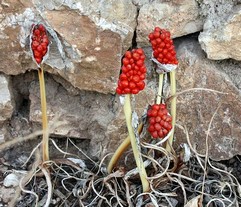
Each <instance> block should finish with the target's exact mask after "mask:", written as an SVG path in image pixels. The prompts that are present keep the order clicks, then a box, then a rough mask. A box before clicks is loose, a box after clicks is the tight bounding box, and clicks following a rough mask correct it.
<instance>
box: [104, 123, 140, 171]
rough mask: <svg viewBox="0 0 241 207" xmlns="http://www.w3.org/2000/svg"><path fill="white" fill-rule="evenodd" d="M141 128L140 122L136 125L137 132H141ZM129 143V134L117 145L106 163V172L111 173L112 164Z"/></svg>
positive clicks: (114, 163) (113, 164)
mask: <svg viewBox="0 0 241 207" xmlns="http://www.w3.org/2000/svg"><path fill="white" fill-rule="evenodd" d="M142 129H143V123H141V124H140V125H139V127H138V133H139V134H140V133H141V131H142ZM130 143H131V140H130V136H127V137H126V138H125V139H124V141H123V142H122V143H121V144H120V145H119V147H118V148H117V150H116V151H115V153H114V154H113V156H112V158H111V160H110V162H109V164H108V167H107V171H108V173H111V171H112V170H113V168H114V166H115V165H116V163H117V162H118V160H119V159H120V157H121V155H122V154H123V152H124V151H125V150H126V149H127V148H128V147H129V145H130Z"/></svg>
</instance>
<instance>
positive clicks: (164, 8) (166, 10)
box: [137, 0, 203, 46]
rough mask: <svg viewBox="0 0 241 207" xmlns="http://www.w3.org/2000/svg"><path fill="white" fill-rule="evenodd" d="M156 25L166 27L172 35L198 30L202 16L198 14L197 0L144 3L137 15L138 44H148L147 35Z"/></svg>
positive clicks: (200, 26)
mask: <svg viewBox="0 0 241 207" xmlns="http://www.w3.org/2000/svg"><path fill="white" fill-rule="evenodd" d="M156 26H159V27H161V28H165V29H168V30H169V31H170V32H171V34H172V37H180V36H183V35H187V34H191V33H194V32H197V31H200V30H201V29H202V26H203V18H202V17H201V16H200V15H199V7H198V3H197V1H195V0H191V1H190V0H181V1H179V0H176V1H166V2H160V1H152V2H150V3H149V4H144V5H143V6H142V7H141V8H140V11H139V16H138V26H137V42H138V44H140V45H145V46H146V45H150V44H149V40H148V35H149V33H150V32H151V31H153V29H154V28H155V27H156Z"/></svg>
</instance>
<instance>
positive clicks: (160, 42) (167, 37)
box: [148, 27, 178, 65]
mask: <svg viewBox="0 0 241 207" xmlns="http://www.w3.org/2000/svg"><path fill="white" fill-rule="evenodd" d="M148 37H149V41H150V42H151V45H152V49H153V56H154V58H156V59H157V60H158V62H160V63H162V64H175V65H177V64H178V61H177V58H176V52H175V48H174V45H173V41H172V39H171V34H170V32H169V31H167V30H165V29H160V28H159V27H156V28H155V29H154V31H153V32H152V33H150V34H149V36H148Z"/></svg>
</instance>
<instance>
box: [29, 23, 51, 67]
mask: <svg viewBox="0 0 241 207" xmlns="http://www.w3.org/2000/svg"><path fill="white" fill-rule="evenodd" d="M48 45H49V40H48V36H47V31H46V29H45V27H44V26H43V25H42V24H39V25H34V28H33V32H32V43H31V49H32V51H33V56H34V59H35V60H36V62H37V63H38V64H40V63H41V62H42V60H43V57H44V56H45V55H46V53H47V51H48Z"/></svg>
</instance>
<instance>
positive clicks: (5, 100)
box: [0, 74, 14, 123]
mask: <svg viewBox="0 0 241 207" xmlns="http://www.w3.org/2000/svg"><path fill="white" fill-rule="evenodd" d="M0 94H1V95H0V123H2V122H4V121H6V120H7V119H9V118H11V116H12V113H13V110H14V102H13V97H12V92H11V87H10V80H9V78H8V77H6V76H4V75H1V74H0Z"/></svg>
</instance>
